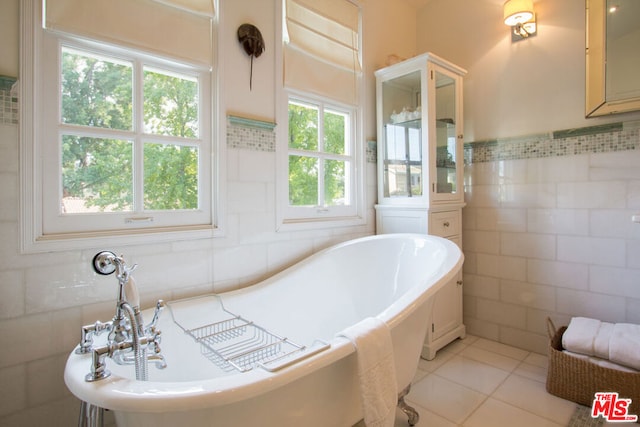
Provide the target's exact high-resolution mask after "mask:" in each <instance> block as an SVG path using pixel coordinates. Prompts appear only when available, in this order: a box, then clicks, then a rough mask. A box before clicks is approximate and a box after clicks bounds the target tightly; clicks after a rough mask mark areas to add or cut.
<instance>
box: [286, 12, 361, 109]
mask: <svg viewBox="0 0 640 427" xmlns="http://www.w3.org/2000/svg"><path fill="white" fill-rule="evenodd" d="M284 2H285V3H284V4H285V22H284V37H283V38H284V49H283V51H284V52H283V53H284V85H285V87H287V88H291V89H297V90H302V91H305V92H311V93H315V94H318V95H322V96H326V97H328V98H330V99H334V100H337V101H340V102H344V103H347V104H350V105H356V104H357V103H358V87H359V84H358V81H359V77H360V73H361V66H360V41H359V33H360V8H359V7H358V5H356V4H354V3H353V2H351V1H349V0H323V1H321V2H319V1H316V0H284Z"/></svg>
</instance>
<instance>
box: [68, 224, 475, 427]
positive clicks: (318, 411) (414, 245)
mask: <svg viewBox="0 0 640 427" xmlns="http://www.w3.org/2000/svg"><path fill="white" fill-rule="evenodd" d="M462 261H463V256H462V253H461V251H460V250H459V249H458V247H457V246H456V245H455V244H454V243H452V242H450V241H448V240H445V239H442V238H439V237H434V236H426V235H411V234H387V235H379V236H372V237H365V238H361V239H356V240H352V241H348V242H345V243H342V244H338V245H336V246H333V247H331V248H329V249H326V250H323V251H321V252H318V253H316V254H314V255H312V256H310V257H309V258H307V259H305V260H303V261H302V262H299V263H298V264H296V265H294V266H292V267H290V268H288V269H287V270H285V271H283V272H281V273H279V274H277V275H275V276H273V277H271V278H269V279H267V280H265V281H263V282H261V283H259V284H257V285H254V286H250V287H247V288H243V289H240V290H237V291H232V292H227V293H223V294H218V295H215V296H205V297H199V298H192V299H188V300H181V301H176V302H172V303H169V304H168V306H169V309H168V310H164V311H163V312H162V314H161V318H160V321H159V322H158V328H159V329H160V330H162V343H161V348H162V353H163V354H164V356H165V358H166V362H167V365H168V366H167V368H166V369H162V370H160V369H156V368H155V367H154V366H153V364H150V366H149V369H148V370H149V380H148V381H136V380H135V373H134V368H133V366H121V365H117V364H115V363H113V361H112V360H111V359H107V368H108V369H109V370H110V371H111V372H112V375H111V376H110V377H108V378H105V379H102V380H99V381H94V382H86V381H85V379H84V377H85V375H86V374H87V373H88V372H89V370H90V364H91V355H87V354H84V355H80V354H75V353H72V354H71V355H70V356H69V358H68V361H67V365H66V369H65V382H66V384H67V387H68V388H69V390H71V392H72V393H73V394H74V395H75V396H76V397H78V398H79V399H81V400H83V401H85V402H88V403H90V404H92V405H96V406H99V407H102V408H107V409H109V410H111V411H114V414H115V418H116V422H117V424H118V426H136V427H143V426H181V427H189V426H198V427H202V426H212V427H213V426H231V425H245V426H255V425H259V426H264V427H269V426H274V427H288V426H295V425H300V426H302V425H304V426H305V427H311V426H317V427H327V426H332V427H333V426H335V427H340V426H345V427H348V426H352V425H354V424H356V423H358V422H359V420H361V419H362V418H363V413H362V409H361V398H360V392H359V384H358V376H357V366H356V365H357V363H356V361H357V357H356V354H355V353H356V350H355V348H354V346H353V345H352V344H351V342H350V341H349V340H347V339H346V338H344V337H340V336H338V334H339V333H340V332H341V331H343V330H344V329H345V328H347V327H349V326H351V325H354V324H356V323H358V322H359V321H361V320H362V319H365V318H367V317H377V318H378V319H380V320H382V321H384V322H385V323H386V324H387V326H388V327H389V329H390V331H391V339H392V344H393V352H394V355H395V366H396V379H397V385H398V390H403V389H406V387H408V386H409V385H410V383H411V380H412V378H413V376H414V375H415V372H416V369H417V365H418V361H419V357H420V351H421V349H422V345H423V339H424V337H425V334H426V330H427V325H428V322H429V318H430V313H431V308H432V304H433V298H432V296H433V295H434V294H435V293H436V291H438V289H440V288H441V287H442V286H443V285H444V284H445V283H447V282H448V281H449V280H452V279H453V278H454V277H455V275H456V273H457V272H458V271H459V269H460V268H461V266H462ZM221 303H222V304H224V309H226V310H227V311H228V312H231V313H234V314H236V315H239V316H242V318H245V319H249V320H251V321H252V322H253V323H254V324H255V325H258V326H259V327H260V329H261V330H262V329H264V330H267V331H268V332H269V333H273V334H277V335H278V336H284V337H286V338H287V339H289V340H290V341H292V342H294V343H296V344H298V345H302V346H306V347H307V348H308V349H310V350H302V351H301V352H300V358H299V360H295V361H294V362H293V363H291V364H286V363H280V362H276V363H275V365H273V366H272V368H273V369H271V370H269V369H268V368H269V367H268V366H265V367H266V368H267V369H265V368H263V367H255V368H253V369H250V370H248V371H246V372H240V371H238V370H236V369H227V368H228V366H226V367H225V366H224V365H221V364H220V363H214V362H212V360H210V359H211V358H207V357H205V356H206V355H205V354H204V353H206V352H204V351H203V349H204V347H203V346H202V345H201V344H198V343H196V341H195V340H194V338H193V337H192V336H191V335H189V334H185V332H184V330H183V328H187V329H191V328H195V327H197V326H200V325H206V324H208V323H211V322H212V319H211V317H214V318H215V317H216V316H218V315H220V314H221V313H226V311H221V307H222V306H221V305H220V304H221ZM143 314H144V316H145V319H147V320H149V319H150V316H151V313H148V312H145V313H143ZM213 320H214V321H215V320H216V319H213ZM99 338H101V337H96V342H97V341H98V339H99ZM322 343H326V345H324V344H322ZM314 352H315V353H314ZM297 357H298V356H296V357H294V359H295V358H297ZM265 365H268V363H266V364H265ZM280 365H282V366H280Z"/></svg>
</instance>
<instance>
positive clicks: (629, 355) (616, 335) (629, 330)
mask: <svg viewBox="0 0 640 427" xmlns="http://www.w3.org/2000/svg"><path fill="white" fill-rule="evenodd" d="M609 360H611V361H612V362H615V363H618V364H620V365H624V366H628V367H630V368H633V369H638V370H640V325H633V324H631V323H616V324H615V325H614V327H613V332H612V333H611V340H610V341H609Z"/></svg>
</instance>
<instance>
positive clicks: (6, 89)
mask: <svg viewBox="0 0 640 427" xmlns="http://www.w3.org/2000/svg"><path fill="white" fill-rule="evenodd" d="M16 81H17V80H16V79H15V78H13V77H6V76H0V123H2V124H14V125H15V124H18V114H19V113H18V95H17V93H14V91H13V90H12V89H14V86H15V83H16Z"/></svg>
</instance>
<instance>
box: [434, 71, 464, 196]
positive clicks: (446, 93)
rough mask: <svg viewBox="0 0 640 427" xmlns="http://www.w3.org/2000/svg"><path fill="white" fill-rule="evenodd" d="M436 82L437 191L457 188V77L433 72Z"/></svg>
mask: <svg viewBox="0 0 640 427" xmlns="http://www.w3.org/2000/svg"><path fill="white" fill-rule="evenodd" d="M435 80H436V81H435V84H436V90H435V95H436V102H435V104H436V105H435V107H436V183H435V192H436V193H437V194H455V193H457V192H458V191H460V190H459V189H458V182H457V173H456V162H457V161H461V159H458V158H457V156H458V152H457V151H458V150H457V146H458V142H457V132H456V120H457V114H456V112H457V109H458V108H459V107H460V106H458V105H456V99H457V98H456V80H455V79H454V78H453V77H451V76H449V75H447V74H444V73H442V72H440V71H436V73H435Z"/></svg>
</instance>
